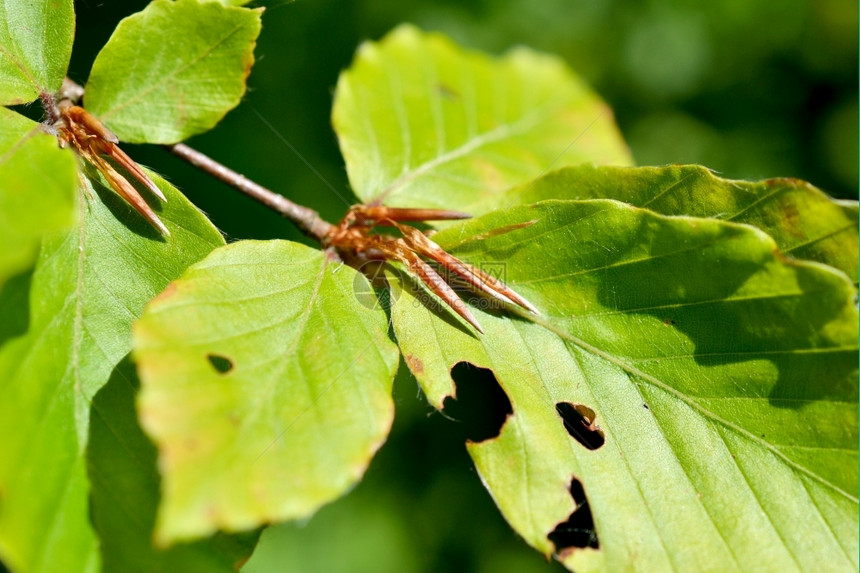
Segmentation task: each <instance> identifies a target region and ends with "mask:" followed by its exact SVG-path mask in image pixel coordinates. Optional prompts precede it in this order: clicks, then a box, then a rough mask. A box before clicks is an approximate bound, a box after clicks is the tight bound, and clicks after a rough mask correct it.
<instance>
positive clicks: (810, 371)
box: [392, 200, 858, 571]
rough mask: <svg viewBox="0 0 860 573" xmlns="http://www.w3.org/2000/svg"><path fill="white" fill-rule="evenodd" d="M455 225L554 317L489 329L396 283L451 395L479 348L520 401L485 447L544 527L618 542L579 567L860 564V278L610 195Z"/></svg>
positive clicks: (735, 232) (494, 480)
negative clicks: (573, 489)
mask: <svg viewBox="0 0 860 573" xmlns="http://www.w3.org/2000/svg"><path fill="white" fill-rule="evenodd" d="M526 222H532V224H530V225H527V226H519V227H514V230H511V231H509V232H507V233H501V234H499V233H493V232H491V231H492V230H493V229H499V228H504V227H506V226H507V227H508V228H510V226H511V225H518V224H522V223H526ZM434 240H436V241H437V242H438V243H439V244H440V245H442V246H443V247H445V248H447V249H452V250H453V252H454V254H456V255H457V256H460V257H462V258H464V259H466V260H468V261H470V262H472V263H474V264H483V265H485V266H487V265H497V266H498V265H504V266H503V267H502V268H504V269H505V271H506V274H505V276H504V278H505V279H506V280H507V283H508V284H509V285H511V286H512V287H513V288H515V289H516V290H517V292H519V293H520V294H521V295H523V296H525V297H526V298H527V299H529V300H530V301H531V302H533V303H534V304H535V305H536V306H537V308H538V309H539V310H540V311H541V313H542V314H541V315H540V316H534V315H529V314H526V313H525V312H522V313H515V314H513V315H512V314H507V313H505V312H501V311H499V310H498V309H496V310H493V309H490V310H487V311H486V312H484V311H481V310H477V309H476V315H477V318H478V320H479V321H480V322H481V324H482V325H483V327H484V329H485V331H486V334H484V335H482V336H477V335H476V334H475V333H474V331H472V330H471V329H469V328H468V327H466V326H463V325H462V324H461V323H460V322H459V321H455V320H454V319H453V318H452V315H451V314H450V311H448V310H447V309H446V308H445V307H441V308H440V307H438V306H437V307H436V308H435V310H434V309H433V308H432V305H429V306H430V307H428V306H427V305H428V303H427V302H426V301H428V300H430V301H431V302H432V300H433V299H432V297H429V295H427V294H426V293H425V292H424V290H423V289H417V290H416V289H414V288H406V289H402V290H395V292H394V293H393V296H394V298H395V299H396V300H397V303H396V305H395V306H394V307H393V309H392V320H393V325H394V330H395V333H396V335H397V340H398V343H399V345H400V348H401V351H402V352H403V354H404V356H406V362H407V364H408V365H409V366H410V369H411V370H412V372H413V373H414V374H415V376H416V377H417V378H418V380H419V382H420V383H421V385H422V387H423V388H424V391H425V393H426V394H427V396H428V398H429V399H430V401H431V402H432V403H433V404H434V405H436V406H437V407H441V406H442V405H443V400H444V399H445V397H446V396H451V395H454V394H455V391H456V390H455V387H454V385H453V384H452V374H451V369H452V367H453V366H455V365H456V364H457V363H459V362H468V363H471V364H473V365H475V366H478V367H482V368H487V369H490V370H491V371H492V373H493V374H494V376H495V378H496V380H497V381H498V383H499V384H500V385H501V386H502V388H503V389H504V391H505V393H506V394H507V396H508V398H509V399H510V401H511V403H512V410H513V414H512V415H511V416H509V417H508V418H507V419H506V421H505V423H504V425H503V427H502V429H501V433H500V435H499V436H498V437H497V438H492V439H488V440H485V441H483V442H480V443H469V444H467V447H468V450H469V453H470V454H471V455H472V457H473V459H474V460H475V464H476V466H477V468H478V471H479V472H480V474H481V478H482V479H483V481H484V483H485V484H486V485H487V488H488V489H489V490H490V493H491V494H492V496H493V498H494V500H495V501H496V503H497V505H498V506H499V508H500V509H501V511H502V513H503V514H504V515H505V517H506V519H507V520H508V521H509V522H510V523H511V525H512V526H513V527H514V529H515V530H516V531H517V532H518V533H520V535H522V536H523V537H524V538H525V539H526V541H528V543H530V544H531V545H533V546H534V547H536V548H537V549H538V550H540V551H541V552H544V553H545V554H550V553H553V552H556V551H559V550H560V549H561V548H560V547H556V546H555V545H554V543H553V542H552V541H551V540H550V539H549V538H548V535H549V534H550V532H552V531H553V530H554V529H555V528H556V527H557V526H558V525H559V524H562V523H564V522H565V521H567V520H568V519H569V517H570V516H571V514H573V520H572V522H571V525H570V527H572V528H573V529H577V528H580V527H586V525H587V524H588V523H589V519H588V518H589V517H590V518H593V521H594V527H595V529H596V536H597V541H598V543H599V548H593V547H589V548H582V547H573V548H567V549H565V550H563V551H561V555H560V558H561V559H562V560H563V562H564V563H565V565H567V566H568V567H570V568H572V569H575V570H576V571H621V570H641V571H668V570H677V571H700V570H712V569H714V568H715V567H716V568H718V569H719V570H721V571H733V570H734V571H746V570H759V569H766V570H774V571H794V570H828V571H843V570H844V571H852V570H856V568H857V555H858V539H857V528H858V504H857V440H858V433H857V322H858V317H857V310H856V307H855V305H854V302H853V299H854V294H855V291H854V289H853V287H852V285H851V284H850V283H849V281H848V280H847V279H846V278H845V276H844V275H843V274H842V273H839V272H836V271H833V270H832V269H830V268H829V267H826V266H824V265H820V264H818V263H805V262H797V261H792V260H787V259H784V258H782V257H780V256H778V254H777V253H776V245H775V243H774V242H773V240H772V239H771V238H770V237H769V236H767V235H765V234H764V233H762V232H761V231H758V230H756V229H754V228H752V227H749V226H745V225H736V224H733V223H728V222H723V221H717V220H712V219H698V218H691V217H664V216H660V215H657V214H654V213H652V212H650V211H648V210H645V209H638V208H634V207H631V206H629V205H626V204H624V203H619V202H615V201H608V200H593V201H547V202H543V203H538V204H536V205H533V206H520V207H515V208H512V209H510V210H507V211H497V212H494V213H491V214H489V215H486V216H484V217H482V218H481V219H477V220H474V221H470V222H468V223H465V224H463V225H458V226H456V227H451V228H449V229H447V230H445V231H442V232H440V233H439V234H437V235H435V236H434ZM497 268H498V267H497ZM410 282H411V281H410ZM394 284H395V286H396V285H397V283H396V282H395V283H394ZM413 286H414V285H413ZM398 296H399V298H398ZM485 302H486V301H482V304H480V305H478V306H481V307H482V308H487V306H486V305H485V304H483V303H485ZM440 315H441V316H440ZM440 318H445V320H440ZM468 382H469V380H468V379H465V380H461V383H462V384H466V383H468ZM562 402H567V403H569V404H571V405H580V407H581V406H585V407H587V408H588V409H590V410H591V411H593V412H594V414H595V416H593V417H591V416H590V417H591V421H592V422H594V423H596V424H597V425H599V427H600V428H601V431H602V433H603V435H604V439H605V443H604V444H603V445H602V446H600V447H597V449H593V450H592V449H588V448H587V447H585V446H584V445H583V444H589V445H590V446H592V447H594V446H597V445H599V440H598V439H597V436H596V435H595V434H594V433H593V432H591V431H587V430H588V428H586V426H585V425H584V424H583V423H582V422H577V421H576V420H572V422H571V424H572V426H571V432H573V433H576V434H578V435H579V436H580V437H581V438H582V440H583V442H582V443H581V442H580V441H578V440H576V439H574V438H573V437H572V436H573V434H572V433H569V432H568V431H566V429H565V427H564V424H563V420H562V418H561V417H560V415H559V414H558V413H557V411H556V405H557V404H559V403H562ZM583 411H585V412H588V411H587V410H585V409H583ZM592 430H593V428H592ZM574 479H575V480H577V481H578V482H579V484H581V486H582V488H583V490H584V498H585V499H582V498H580V499H577V500H576V501H577V502H583V501H585V502H587V504H588V505H580V504H579V503H575V501H574V498H573V497H572V496H571V494H570V493H569V491H568V488H569V487H570V485H571V483H572V480H574ZM577 506H579V509H576V508H577ZM575 509H576V512H574V510H575ZM583 524H586V525H583ZM586 537H587V535H586Z"/></svg>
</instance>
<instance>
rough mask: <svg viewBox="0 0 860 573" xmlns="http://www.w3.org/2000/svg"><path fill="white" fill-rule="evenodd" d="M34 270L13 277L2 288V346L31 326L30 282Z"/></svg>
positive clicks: (0, 328)
mask: <svg viewBox="0 0 860 573" xmlns="http://www.w3.org/2000/svg"><path fill="white" fill-rule="evenodd" d="M32 281H33V271H27V272H24V273H21V274H20V275H16V276H14V277H11V278H10V279H9V280H7V281H6V283H5V284H4V285H3V287H2V288H0V317H2V318H0V346H3V344H5V343H6V341H7V340H9V339H11V338H15V337H16V336H21V335H22V334H24V333H25V332H27V329H28V328H30V284H31V283H32Z"/></svg>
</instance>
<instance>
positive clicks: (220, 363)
mask: <svg viewBox="0 0 860 573" xmlns="http://www.w3.org/2000/svg"><path fill="white" fill-rule="evenodd" d="M206 359H207V360H209V364H211V365H212V368H214V369H215V370H216V371H217V372H218V373H219V374H227V373H228V372H230V371H231V370H233V361H232V360H230V359H229V358H227V357H226V356H221V355H220V354H207V355H206Z"/></svg>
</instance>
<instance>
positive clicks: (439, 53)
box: [332, 26, 631, 211]
mask: <svg viewBox="0 0 860 573" xmlns="http://www.w3.org/2000/svg"><path fill="white" fill-rule="evenodd" d="M332 115H333V122H334V127H335V131H336V132H337V134H338V140H339V141H340V148H341V152H342V153H343V156H344V159H345V160H346V167H347V172H348V174H349V181H350V184H351V185H352V188H353V190H354V191H355V193H356V195H358V197H359V198H360V199H361V200H362V201H364V202H370V201H371V200H374V199H377V198H379V199H382V200H383V201H384V203H386V204H388V205H397V206H405V207H441V208H446V209H458V210H464V211H471V210H477V209H478V208H479V207H480V205H481V204H482V203H483V202H484V201H487V200H489V199H490V198H491V197H492V196H493V195H494V194H495V193H497V192H499V191H501V190H504V189H507V188H508V187H511V186H513V185H515V184H517V183H521V182H524V181H528V180H530V179H533V178H534V177H536V176H538V175H539V174H541V173H542V172H544V171H545V170H547V169H549V168H551V167H561V166H564V165H570V164H575V163H581V162H585V161H590V162H596V163H618V164H629V163H630V161H631V160H630V155H629V151H628V150H627V147H626V145H625V144H624V142H623V141H622V139H621V136H620V134H619V133H618V129H617V128H616V126H615V123H614V121H613V118H612V112H611V110H609V108H608V107H607V106H606V104H605V103H603V102H602V101H601V100H600V99H599V98H598V97H597V96H596V95H595V94H594V93H593V92H592V91H591V90H590V89H588V88H587V87H586V86H585V85H584V84H583V82H582V81H581V80H580V79H579V78H577V77H576V76H575V75H574V74H573V72H571V71H570V69H568V68H567V66H566V65H565V64H564V63H563V62H562V61H561V60H559V59H558V58H556V57H553V56H549V55H545V54H540V53H537V52H534V51H532V50H529V49H526V48H516V49H514V50H511V51H510V52H509V53H508V54H507V55H505V56H504V57H502V58H490V57H488V56H485V55H483V54H480V53H477V52H471V51H465V50H462V49H460V48H458V47H457V46H455V45H454V44H453V43H452V42H451V41H450V40H448V39H447V38H445V37H443V36H441V35H439V34H429V33H428V34H425V33H423V32H421V31H419V30H417V29H416V28H414V27H411V26H401V27H399V28H397V29H396V30H394V31H393V32H391V33H390V34H389V35H388V36H386V37H385V38H384V39H383V40H382V41H381V42H379V43H365V44H363V45H362V46H361V47H360V48H359V51H358V55H357V56H356V60H355V62H354V63H353V65H352V66H351V67H350V69H349V70H347V71H346V72H344V73H343V74H341V77H340V79H339V81H338V84H337V91H336V93H335V102H334V110H333V112H332Z"/></svg>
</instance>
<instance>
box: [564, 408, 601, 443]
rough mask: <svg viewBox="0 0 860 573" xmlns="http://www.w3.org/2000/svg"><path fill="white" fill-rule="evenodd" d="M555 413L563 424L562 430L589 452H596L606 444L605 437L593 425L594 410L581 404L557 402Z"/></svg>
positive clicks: (598, 428)
mask: <svg viewBox="0 0 860 573" xmlns="http://www.w3.org/2000/svg"><path fill="white" fill-rule="evenodd" d="M555 411H556V412H558V415H559V416H560V417H561V419H562V421H563V422H564V429H565V430H567V433H568V434H570V436H571V437H572V438H573V439H574V440H576V441H577V442H579V443H580V444H582V446H583V447H585V448H587V449H589V450H596V449H598V448H599V447H601V446H602V445H603V444H604V443H606V436H605V435H604V434H603V430H601V429H600V426H598V425H597V424H595V423H594V419H595V418H596V415H595V413H594V410H592V409H591V408H589V407H588V406H585V405H583V404H571V403H570V402H558V403H557V404H556V405H555Z"/></svg>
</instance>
